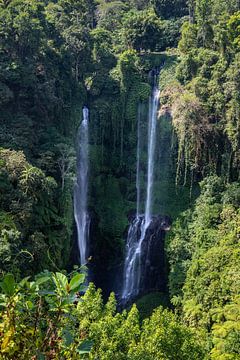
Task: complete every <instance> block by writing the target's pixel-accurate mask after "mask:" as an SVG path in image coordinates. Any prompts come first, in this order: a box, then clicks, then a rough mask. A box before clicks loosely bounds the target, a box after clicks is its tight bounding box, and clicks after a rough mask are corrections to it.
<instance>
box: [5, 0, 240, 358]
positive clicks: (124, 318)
mask: <svg viewBox="0 0 240 360" xmlns="http://www.w3.org/2000/svg"><path fill="white" fill-rule="evenodd" d="M188 14H189V18H188ZM239 24H240V8H239V1H237V0H229V1H226V0H211V1H210V0H195V1H189V2H186V1H183V0H171V1H165V0H153V1H144V0H131V1H104V0H99V1H97V2H95V1H93V0H58V1H48V0H45V1H44V0H43V1H38V0H31V1H29V0H8V1H7V0H2V1H0V146H1V148H0V271H1V275H2V276H3V280H2V283H1V289H2V295H1V302H0V306H1V315H0V322H1V323H0V339H1V340H0V345H1V351H2V355H1V356H2V358H3V359H6V360H7V359H8V360H10V359H11V360H13V359H24V360H25V359H31V360H33V359H75V358H76V359H77V358H79V357H80V358H81V357H82V358H88V357H89V358H90V359H95V358H97V357H98V358H99V359H104V360H111V359H114V360H115V359H119V360H120V359H122V360H125V359H131V360H132V359H134V360H157V359H159V360H161V359H164V360H165V359H173V360H176V359H184V360H185V359H186V360H188V359H204V358H205V359H217V360H235V359H239V357H240V349H239V343H240V313H239V308H240V294H239V289H240V275H239V263H240V254H239V232H240V231H239V230H240V217H239V205H240V186H239V169H240V120H239V116H240V95H239V94H240V73H239V71H240V70H239V69H240V31H239ZM169 48H173V49H171V50H169ZM159 52H161V53H159ZM163 60H164V61H165V67H164V69H163V71H162V73H161V76H160V86H161V90H162V93H161V102H162V108H161V112H160V119H159V123H158V127H159V134H160V135H161V136H160V137H159V139H160V140H159V143H158V145H157V146H158V149H159V153H160V152H161V151H160V150H161V148H165V150H166V151H165V152H164V154H165V155H166V156H165V157H161V156H160V155H159V157H158V158H157V159H156V161H157V165H156V167H157V181H156V186H155V187H156V189H155V201H154V206H155V209H156V211H160V212H164V214H167V215H170V216H172V218H173V219H174V224H173V227H172V231H171V233H170V234H169V236H168V239H167V242H166V253H167V257H168V260H169V295H170V299H171V303H172V305H173V307H174V309H175V312H176V315H173V314H172V313H171V312H170V311H168V310H163V309H161V308H160V309H158V310H156V311H154V312H153V314H152V316H151V317H150V318H149V319H146V320H145V321H144V322H143V323H141V322H139V315H138V312H137V310H136V308H135V307H133V308H132V309H131V310H130V311H129V312H128V313H127V312H123V313H122V314H117V313H116V304H115V300H114V297H113V296H111V297H110V300H109V302H108V303H107V305H103V301H102V298H101V294H100V292H99V291H96V290H95V289H94V288H93V286H90V287H89V289H88V291H87V293H86V294H85V295H84V300H83V301H80V302H78V299H77V298H76V296H75V293H76V291H77V290H79V286H80V285H81V284H80V283H81V281H82V280H83V278H82V277H81V276H79V275H76V274H72V275H71V276H72V277H73V278H75V280H72V283H71V280H70V279H69V280H68V279H67V278H66V277H64V275H60V274H59V273H48V272H47V273H46V272H45V273H42V274H41V275H38V276H37V277H36V279H35V280H34V281H33V282H32V281H31V280H30V278H28V279H26V280H23V281H22V282H20V279H21V278H22V277H24V276H28V275H31V276H34V275H35V274H36V273H38V272H41V271H43V270H44V269H48V270H49V271H56V270H58V269H64V268H66V267H67V265H68V264H69V262H70V253H71V249H72V247H73V230H74V221H73V206H72V193H73V183H74V177H75V161H76V160H75V139H76V131H77V128H78V126H79V123H80V121H81V116H82V115H81V110H82V106H83V105H85V104H86V105H88V107H89V108H90V138H91V139H90V162H91V174H90V177H91V178H90V192H89V193H90V199H89V202H90V204H89V205H90V209H91V213H92V216H93V218H94V224H95V225H96V226H95V232H94V237H95V238H94V242H93V248H94V249H93V252H94V259H93V260H94V261H95V263H96V264H98V266H100V265H101V266H102V268H105V269H106V268H109V269H111V267H112V266H113V265H115V264H119V262H120V261H121V259H122V255H123V233H124V231H125V228H126V226H127V224H128V220H127V213H128V212H129V210H131V209H133V208H134V206H135V199H136V189H135V168H136V140H137V139H136V133H137V131H136V129H137V123H136V118H137V104H138V103H139V101H141V102H142V103H143V104H145V105H144V106H145V111H147V102H148V96H149V93H150V85H149V82H148V71H149V70H150V69H151V68H153V67H154V66H160V65H161V64H162V62H163ZM199 183H200V184H201V185H200V189H201V195H199V186H198V184H199ZM198 195H199V196H198ZM196 198H197V200H196V201H195V202H194V199H196ZM58 271H59V270H58ZM10 272H11V273H14V278H15V280H14V278H13V277H12V276H11V275H9V274H8V275H6V274H7V273H10ZM4 276H5V277H4ZM75 276H77V278H76V277H75ZM15 281H16V282H15ZM75 281H76V284H77V285H76V287H72V286H73V283H75ZM159 304H163V305H165V304H164V302H163V301H162V300H161V299H160V296H159V298H157V293H156V294H153V295H149V296H148V297H145V298H144V299H142V300H140V302H139V305H138V306H139V309H140V310H141V316H140V318H141V320H142V317H145V316H149V315H150V311H151V310H152V308H153V307H155V306H158V305H159ZM63 314H64V315H63ZM186 326H187V327H186ZM190 328H192V330H191V329H190ZM46 335H48V341H47V340H46ZM27 339H29V341H26V340H27ZM49 339H50V342H49ZM206 339H208V341H207V340H206ZM85 340H87V341H89V342H85ZM90 349H91V352H90V355H89V354H88V353H87V352H88V351H89V350H90ZM84 351H86V354H85V355H84V354H83V352H84Z"/></svg>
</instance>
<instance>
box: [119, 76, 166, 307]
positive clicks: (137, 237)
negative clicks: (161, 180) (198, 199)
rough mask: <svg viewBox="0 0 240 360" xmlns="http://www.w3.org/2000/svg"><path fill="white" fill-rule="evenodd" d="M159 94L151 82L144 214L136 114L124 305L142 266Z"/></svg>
mask: <svg viewBox="0 0 240 360" xmlns="http://www.w3.org/2000/svg"><path fill="white" fill-rule="evenodd" d="M159 95H160V91H159V88H158V86H157V81H156V79H155V82H154V85H153V89H152V95H151V97H150V99H149V116H148V164H147V195H146V203H145V214H144V216H143V215H140V214H139V208H140V175H139V172H140V141H141V139H140V138H141V136H140V122H141V111H140V110H139V111H138V146H137V181H136V187H137V215H136V217H135V219H134V220H133V221H132V223H131V225H130V227H129V231H128V237H127V247H126V258H125V264H124V279H123V289H122V296H121V298H122V302H123V303H126V302H127V301H129V300H130V299H132V298H134V297H136V296H137V295H138V294H139V291H140V286H141V277H142V272H143V271H144V264H142V263H141V259H142V244H143V241H144V239H145V235H146V231H147V229H148V227H149V225H150V223H151V216H152V195H153V182H154V155H155V147H156V127H157V116H158V115H157V113H158V106H159Z"/></svg>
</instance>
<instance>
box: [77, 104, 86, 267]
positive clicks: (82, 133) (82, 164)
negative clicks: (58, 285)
mask: <svg viewBox="0 0 240 360" xmlns="http://www.w3.org/2000/svg"><path fill="white" fill-rule="evenodd" d="M88 127H89V110H88V108H87V107H86V106H84V108H83V120H82V123H81V125H80V127H79V130H78V137H77V179H76V183H75V188H74V217H75V222H76V227H77V240H78V249H79V259H80V264H81V265H85V264H86V263H87V257H88V240H89V227H90V217H89V214H88V210H87V206H88V201H87V200H88V167H89V164H88V162H89V159H88V155H89V154H88V153H89V149H88V147H89V136H88Z"/></svg>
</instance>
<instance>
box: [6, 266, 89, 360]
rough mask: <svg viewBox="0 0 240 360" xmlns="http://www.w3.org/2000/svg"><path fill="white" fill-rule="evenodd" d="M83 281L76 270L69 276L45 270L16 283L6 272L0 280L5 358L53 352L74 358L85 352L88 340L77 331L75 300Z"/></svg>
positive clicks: (69, 359)
mask: <svg viewBox="0 0 240 360" xmlns="http://www.w3.org/2000/svg"><path fill="white" fill-rule="evenodd" d="M84 281H85V275H84V274H80V273H78V272H77V271H74V272H73V273H72V274H70V276H66V275H65V274H63V273H60V272H57V273H51V272H48V271H45V272H43V273H41V274H39V275H38V276H36V279H35V281H30V280H29V278H25V279H23V280H22V281H21V282H19V283H16V282H15V279H14V276H13V275H12V274H6V275H5V276H4V277H3V279H2V281H1V283H0V289H1V291H0V306H1V313H0V332H1V338H0V349H1V351H3V352H4V353H5V354H6V356H7V357H6V359H10V358H11V359H12V358H14V359H16V360H25V359H29V358H32V357H34V358H35V356H36V359H40V358H41V357H42V358H43V359H45V358H48V356H49V353H50V352H53V353H54V354H55V356H56V358H58V359H60V358H61V359H64V360H72V359H74V360H75V359H78V358H79V355H80V354H87V353H89V351H90V350H91V346H92V342H91V341H88V340H87V337H86V335H83V334H81V337H80V336H79V334H78V332H77V325H78V323H77V322H78V320H77V317H76V311H77V306H76V304H77V303H78V302H79V300H80V296H79V291H83V290H84V287H83V284H84ZM46 334H47V336H48V337H49V339H51V345H50V344H49V342H48V341H46ZM19 349H21V351H20V350H19ZM40 355H41V357H40ZM4 359H5V358H4Z"/></svg>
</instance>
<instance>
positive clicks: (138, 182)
mask: <svg viewBox="0 0 240 360" xmlns="http://www.w3.org/2000/svg"><path fill="white" fill-rule="evenodd" d="M141 117H142V103H139V105H138V118H137V176H136V189H137V217H138V216H139V212H140V200H141V199H140V197H141V179H140V152H141Z"/></svg>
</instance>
